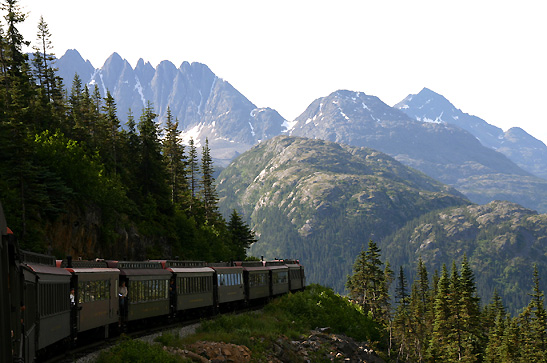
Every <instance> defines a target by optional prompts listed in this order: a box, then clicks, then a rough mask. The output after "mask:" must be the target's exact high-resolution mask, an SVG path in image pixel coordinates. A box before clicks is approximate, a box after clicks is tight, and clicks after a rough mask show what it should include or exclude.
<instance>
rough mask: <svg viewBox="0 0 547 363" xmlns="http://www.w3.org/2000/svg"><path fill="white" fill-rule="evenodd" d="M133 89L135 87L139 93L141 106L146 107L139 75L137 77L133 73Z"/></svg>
mask: <svg viewBox="0 0 547 363" xmlns="http://www.w3.org/2000/svg"><path fill="white" fill-rule="evenodd" d="M134 89H136V90H137V92H138V93H139V95H140V96H141V101H142V107H146V99H145V98H144V92H143V89H142V85H141V81H140V80H139V77H137V75H135V88H134Z"/></svg>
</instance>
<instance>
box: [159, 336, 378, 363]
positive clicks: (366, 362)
mask: <svg viewBox="0 0 547 363" xmlns="http://www.w3.org/2000/svg"><path fill="white" fill-rule="evenodd" d="M251 339H253V338H251ZM163 349H165V350H166V351H168V352H170V353H172V354H176V355H179V356H181V357H183V358H188V359H191V360H192V361H193V362H202V363H208V362H216V363H222V362H242V363H244V362H250V361H251V357H252V352H251V351H250V350H249V348H247V347H246V346H244V345H235V344H229V343H223V342H208V341H198V342H196V343H194V344H191V345H188V346H186V347H185V348H184V349H181V348H173V347H164V348H163ZM265 355H266V358H267V361H268V362H271V363H281V362H283V363H285V362H291V363H293V362H294V363H296V362H328V361H331V362H351V363H358V362H363V363H383V362H384V360H383V359H381V358H380V357H378V355H377V354H376V353H375V352H374V351H373V350H372V349H371V348H370V347H369V346H368V345H367V343H363V342H356V341H355V340H353V339H352V338H349V337H346V336H344V335H339V334H331V333H330V332H329V328H323V329H320V330H313V331H311V332H310V334H308V335H307V336H303V337H302V338H301V339H297V340H292V339H289V338H288V337H286V336H281V337H279V338H277V339H276V340H275V341H274V342H273V344H272V345H271V347H270V350H269V352H267V353H266V354H265Z"/></svg>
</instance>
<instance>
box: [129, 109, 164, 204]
mask: <svg viewBox="0 0 547 363" xmlns="http://www.w3.org/2000/svg"><path fill="white" fill-rule="evenodd" d="M156 117H157V115H156V114H155V113H154V109H153V107H152V104H151V103H150V102H148V104H147V105H146V108H145V109H144V110H143V112H142V115H141V117H140V121H139V124H138V130H139V148H140V149H139V151H140V153H139V157H140V158H139V166H138V171H137V177H138V179H139V181H140V186H141V193H142V196H143V197H147V195H150V196H153V197H154V199H156V202H158V204H159V205H160V206H161V207H162V208H166V202H167V201H168V199H169V198H168V189H167V186H166V184H165V180H166V179H167V177H166V175H165V168H164V164H163V156H162V155H161V142H160V129H159V126H158V124H157V123H156V122H155V119H156Z"/></svg>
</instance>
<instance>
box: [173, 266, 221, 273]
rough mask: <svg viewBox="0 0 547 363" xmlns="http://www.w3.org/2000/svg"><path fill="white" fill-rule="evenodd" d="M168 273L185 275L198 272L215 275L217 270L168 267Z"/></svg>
mask: <svg viewBox="0 0 547 363" xmlns="http://www.w3.org/2000/svg"><path fill="white" fill-rule="evenodd" d="M166 270H167V271H171V272H174V273H184V272H188V273H197V272H201V273H203V272H209V273H211V274H212V273H214V272H215V270H213V269H212V268H210V267H168V268H166Z"/></svg>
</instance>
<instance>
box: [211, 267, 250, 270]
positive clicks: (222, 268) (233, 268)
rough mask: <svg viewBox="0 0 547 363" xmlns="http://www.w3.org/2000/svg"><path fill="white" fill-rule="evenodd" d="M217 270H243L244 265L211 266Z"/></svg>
mask: <svg viewBox="0 0 547 363" xmlns="http://www.w3.org/2000/svg"><path fill="white" fill-rule="evenodd" d="M209 267H211V268H212V269H213V270H215V271H217V270H218V271H220V270H236V271H243V267H241V266H209Z"/></svg>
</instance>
